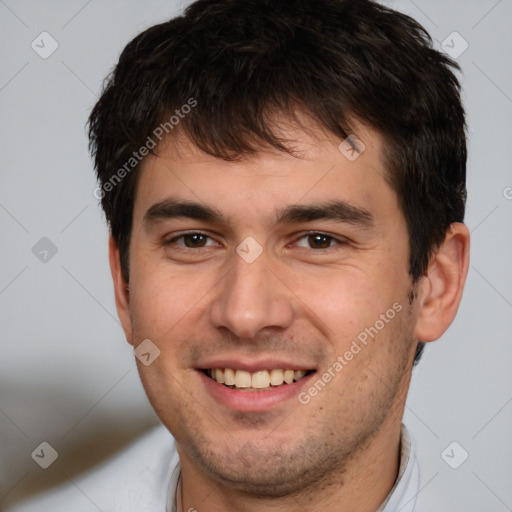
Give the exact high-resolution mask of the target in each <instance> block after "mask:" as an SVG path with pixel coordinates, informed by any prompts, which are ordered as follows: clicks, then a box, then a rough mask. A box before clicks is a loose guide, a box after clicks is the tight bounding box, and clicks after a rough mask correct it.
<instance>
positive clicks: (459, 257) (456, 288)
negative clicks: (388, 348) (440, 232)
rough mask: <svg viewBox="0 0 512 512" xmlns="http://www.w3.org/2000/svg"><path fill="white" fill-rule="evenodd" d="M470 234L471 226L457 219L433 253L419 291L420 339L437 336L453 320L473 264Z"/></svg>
mask: <svg viewBox="0 0 512 512" xmlns="http://www.w3.org/2000/svg"><path fill="white" fill-rule="evenodd" d="M469 238H470V235H469V230H468V228H467V227H466V226H465V225H464V224H462V223H459V222H455V223H453V224H452V225H451V226H450V228H449V229H448V231H447V233H446V236H445V239H444V241H443V243H442V244H441V245H440V247H439V248H438V249H437V251H436V252H435V254H434V255H433V256H432V258H431V261H430V264H429V267H428V269H427V272H426V274H425V276H424V277H423V278H422V281H421V283H420V289H419V293H418V316H417V321H416V328H415V337H416V339H418V340H421V341H434V340H437V339H438V338H439V337H440V336H441V335H442V334H443V333H444V332H445V331H446V329H448V327H449V326H450V324H451V323H452V322H453V319H454V318H455V315H456V313H457V310H458V308H459V304H460V301H461V299H462V292H463V290H464V284H465V281H466V276H467V273H468V268H469Z"/></svg>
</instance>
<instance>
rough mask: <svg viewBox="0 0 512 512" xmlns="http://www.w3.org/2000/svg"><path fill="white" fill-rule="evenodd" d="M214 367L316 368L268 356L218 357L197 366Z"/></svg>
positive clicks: (248, 370)
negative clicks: (263, 357)
mask: <svg viewBox="0 0 512 512" xmlns="http://www.w3.org/2000/svg"><path fill="white" fill-rule="evenodd" d="M212 368H231V369H233V370H245V371H246V372H250V373H254V372H258V371H263V370H314V369H315V366H314V365H312V364H309V363H306V364H301V363H297V361H294V362H293V363H290V362H287V361H284V360H282V359H276V358H267V359H259V360H255V359H252V360H248V359H238V358H218V359H212V360H208V361H206V362H204V363H201V364H199V365H198V366H197V369H198V370H210V369H212Z"/></svg>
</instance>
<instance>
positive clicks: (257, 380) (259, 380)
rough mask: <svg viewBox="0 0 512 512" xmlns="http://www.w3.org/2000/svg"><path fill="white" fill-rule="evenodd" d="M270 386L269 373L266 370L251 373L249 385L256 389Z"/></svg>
mask: <svg viewBox="0 0 512 512" xmlns="http://www.w3.org/2000/svg"><path fill="white" fill-rule="evenodd" d="M269 386H270V375H269V374H268V372H267V370H263V371H262V372H255V373H253V374H252V380H251V387H253V388H256V389H263V388H268V387H269Z"/></svg>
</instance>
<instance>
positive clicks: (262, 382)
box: [206, 368, 307, 389]
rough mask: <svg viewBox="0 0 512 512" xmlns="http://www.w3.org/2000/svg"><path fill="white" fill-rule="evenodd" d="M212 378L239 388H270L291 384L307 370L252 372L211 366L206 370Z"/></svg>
mask: <svg viewBox="0 0 512 512" xmlns="http://www.w3.org/2000/svg"><path fill="white" fill-rule="evenodd" d="M206 373H207V374H208V376H210V377H211V378H212V379H213V380H215V381H217V382H218V383H220V384H225V385H226V386H234V387H236V388H240V389H248V388H251V389H270V386H281V385H282V384H283V383H286V384H292V383H293V382H294V381H295V382H297V381H299V380H300V379H302V378H303V377H304V376H305V375H306V373H307V370H281V369H276V368H274V369H272V370H260V371H257V372H254V373H250V372H247V371H245V370H233V369H232V368H213V369H211V370H207V372H206Z"/></svg>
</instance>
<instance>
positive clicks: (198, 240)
mask: <svg viewBox="0 0 512 512" xmlns="http://www.w3.org/2000/svg"><path fill="white" fill-rule="evenodd" d="M178 240H181V241H182V243H178ZM208 240H209V241H210V243H207V242H208ZM169 243H176V244H177V245H179V246H182V247H188V248H189V249H196V248H201V247H206V246H208V245H215V242H214V241H213V240H212V239H211V238H210V237H209V236H207V235H205V234H203V233H185V234H183V235H180V236H177V237H176V238H173V239H172V240H169Z"/></svg>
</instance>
